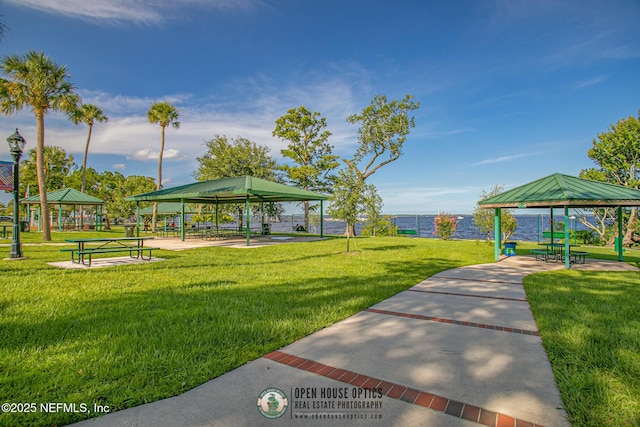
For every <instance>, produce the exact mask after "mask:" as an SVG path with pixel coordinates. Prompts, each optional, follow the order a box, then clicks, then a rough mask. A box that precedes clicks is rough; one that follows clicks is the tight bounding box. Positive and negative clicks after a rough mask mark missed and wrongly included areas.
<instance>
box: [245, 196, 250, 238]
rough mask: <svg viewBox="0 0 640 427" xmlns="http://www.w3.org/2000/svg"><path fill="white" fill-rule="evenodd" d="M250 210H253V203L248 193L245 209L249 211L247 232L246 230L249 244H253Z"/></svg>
mask: <svg viewBox="0 0 640 427" xmlns="http://www.w3.org/2000/svg"><path fill="white" fill-rule="evenodd" d="M250 210H251V203H249V195H248V194H247V201H246V203H245V211H246V213H247V232H246V235H247V246H250V245H251V230H250V227H251V223H250V221H251V219H250V218H251V213H250Z"/></svg>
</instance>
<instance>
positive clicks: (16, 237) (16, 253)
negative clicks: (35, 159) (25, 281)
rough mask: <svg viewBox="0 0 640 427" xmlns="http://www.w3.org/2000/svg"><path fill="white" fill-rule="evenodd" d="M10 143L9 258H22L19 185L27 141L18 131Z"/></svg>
mask: <svg viewBox="0 0 640 427" xmlns="http://www.w3.org/2000/svg"><path fill="white" fill-rule="evenodd" d="M7 142H8V143H9V151H10V152H11V157H13V233H11V236H12V239H13V240H12V241H11V251H10V252H9V258H22V247H21V245H20V223H19V221H20V215H19V213H20V209H19V206H20V200H19V195H18V191H19V187H20V157H21V156H22V150H24V144H25V143H26V142H27V141H25V139H24V138H23V137H22V135H20V133H19V132H18V128H16V131H15V132H14V133H13V135H11V136H10V137H9V138H7Z"/></svg>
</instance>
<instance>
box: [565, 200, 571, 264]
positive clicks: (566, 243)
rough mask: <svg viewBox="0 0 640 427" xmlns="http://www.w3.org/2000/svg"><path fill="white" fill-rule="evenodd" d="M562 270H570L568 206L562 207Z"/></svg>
mask: <svg viewBox="0 0 640 427" xmlns="http://www.w3.org/2000/svg"><path fill="white" fill-rule="evenodd" d="M564 268H566V269H567V270H568V269H570V268H571V262H570V260H569V206H565V207H564Z"/></svg>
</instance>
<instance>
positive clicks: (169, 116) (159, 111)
mask: <svg viewBox="0 0 640 427" xmlns="http://www.w3.org/2000/svg"><path fill="white" fill-rule="evenodd" d="M147 118H148V119H149V123H152V124H159V125H160V128H161V129H162V131H161V138H160V153H159V154H158V183H157V185H156V189H157V190H160V189H161V188H162V156H163V154H164V131H165V129H166V128H167V126H172V127H173V128H175V129H179V128H180V122H179V121H178V119H179V118H180V114H179V113H178V110H177V109H176V107H174V106H173V105H171V104H169V103H168V102H156V103H155V104H153V105H152V106H151V107H150V108H149V111H147ZM157 217H158V204H157V203H154V204H153V216H152V219H151V229H152V230H153V231H155V229H156V218H157Z"/></svg>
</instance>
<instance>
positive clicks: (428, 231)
mask: <svg viewBox="0 0 640 427" xmlns="http://www.w3.org/2000/svg"><path fill="white" fill-rule="evenodd" d="M436 216H437V215H413V216H397V217H395V218H394V222H395V223H396V224H397V225H398V227H399V228H401V229H412V230H418V229H419V230H420V232H419V236H420V237H425V238H435V236H434V235H433V231H434V227H433V221H434V219H435V217H436ZM454 216H457V217H461V218H459V219H458V228H457V230H456V232H455V234H454V235H453V236H452V238H454V239H468V240H484V239H486V238H487V235H486V234H483V233H481V232H480V231H479V230H478V228H477V227H476V226H475V224H474V223H473V217H472V216H471V215H460V216H458V215H454ZM515 218H516V219H517V220H518V228H517V229H516V232H515V233H514V234H513V235H512V236H511V237H509V239H510V240H519V241H531V242H536V241H538V240H544V239H543V238H542V237H540V239H538V236H539V235H541V233H542V231H543V230H545V229H548V228H549V224H548V222H549V215H544V216H540V215H515ZM554 221H556V222H563V221H564V216H556V215H554ZM303 223H304V217H303V216H302V215H285V216H283V218H282V221H281V222H279V223H272V224H271V230H272V231H274V232H287V233H289V232H291V231H292V230H293V229H294V228H295V226H296V225H297V224H303ZM362 225H363V224H361V223H359V224H357V225H356V233H357V234H358V235H360V234H361V229H362ZM569 226H570V228H571V229H574V228H575V229H577V230H586V229H587V228H586V227H585V226H584V225H583V224H582V223H581V222H580V221H578V220H577V219H576V220H570V223H569ZM345 227H346V224H345V222H344V221H336V220H331V219H330V218H325V221H324V233H325V234H342V233H344V230H345ZM310 231H311V232H316V233H319V232H320V228H319V226H317V227H315V229H314V227H313V226H312V227H311V230H310ZM492 238H493V236H492Z"/></svg>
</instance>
